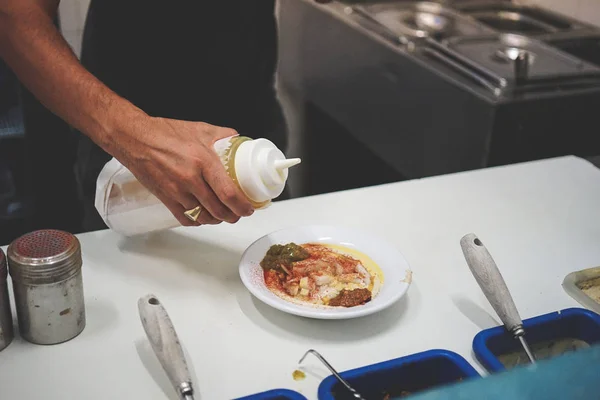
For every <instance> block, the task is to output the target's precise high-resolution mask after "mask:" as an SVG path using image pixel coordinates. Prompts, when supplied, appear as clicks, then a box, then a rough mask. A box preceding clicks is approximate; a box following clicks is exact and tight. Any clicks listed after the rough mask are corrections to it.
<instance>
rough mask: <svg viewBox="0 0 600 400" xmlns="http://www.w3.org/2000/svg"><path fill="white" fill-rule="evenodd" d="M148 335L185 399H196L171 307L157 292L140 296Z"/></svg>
mask: <svg viewBox="0 0 600 400" xmlns="http://www.w3.org/2000/svg"><path fill="white" fill-rule="evenodd" d="M138 310H139V313H140V318H141V320H142V325H143V326H144V330H145V331H146V336H148V340H149V341H150V344H151V345H152V349H153V350H154V353H155V354H156V357H158V360H159V361H160V363H161V365H162V367H163V369H164V370H165V372H166V373H167V375H168V376H169V380H170V381H171V384H172V385H173V387H174V388H175V390H176V391H177V394H178V395H179V397H180V399H181V400H194V389H193V388H192V378H191V376H190V372H189V370H188V366H187V362H186V360H185V356H184V354H183V350H182V349H181V345H180V343H179V338H178V337H177V333H176V332H175V328H174V327H173V323H172V322H171V319H170V318H169V315H168V314H167V310H165V308H164V307H163V306H162V304H161V303H160V301H158V299H157V298H156V296H154V295H147V296H144V297H142V298H141V299H139V300H138Z"/></svg>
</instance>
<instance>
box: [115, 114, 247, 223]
mask: <svg viewBox="0 0 600 400" xmlns="http://www.w3.org/2000/svg"><path fill="white" fill-rule="evenodd" d="M136 125H137V127H136V128H135V129H134V132H122V133H121V134H120V135H119V136H120V137H119V138H118V139H119V142H120V143H119V144H120V146H119V147H120V148H119V150H117V152H118V153H120V154H119V155H120V157H119V158H120V160H121V163H123V165H125V166H126V167H127V168H129V170H130V171H131V172H132V173H133V174H134V175H135V176H136V178H137V179H138V180H139V181H140V182H141V183H142V184H143V185H144V186H146V187H147V188H148V189H149V190H150V191H152V192H153V193H154V195H155V196H156V197H158V198H159V199H160V200H161V201H162V202H163V203H164V204H165V205H166V206H167V207H168V208H169V210H170V211H171V213H173V215H174V216H175V218H177V220H178V221H179V222H180V223H181V224H182V225H185V226H190V225H198V224H218V223H220V222H221V221H227V222H230V223H235V222H237V221H238V220H239V219H240V217H244V216H249V215H252V213H253V212H254V210H253V207H252V205H251V204H250V202H249V201H248V199H247V198H246V197H245V196H244V194H243V193H242V191H241V190H240V189H239V188H238V187H237V185H236V184H235V183H234V182H233V180H232V179H231V178H230V177H229V176H228V175H227V173H226V172H225V168H224V167H223V165H222V164H221V161H220V160H219V157H218V156H217V154H216V152H215V151H214V149H213V144H214V143H215V142H216V141H217V140H219V139H222V138H225V137H230V136H234V135H237V132H236V131H235V130H233V129H229V128H220V127H217V126H213V125H209V124H205V123H202V122H188V121H178V120H172V119H165V118H153V117H147V116H146V117H145V118H144V119H143V120H142V121H141V123H140V124H136ZM129 126H130V127H131V125H129ZM115 139H117V138H116V137H115ZM198 205H201V206H202V208H203V211H202V213H201V214H200V217H199V218H198V221H197V223H196V224H194V223H193V222H192V221H190V220H189V219H187V218H186V217H185V215H184V212H185V211H186V210H190V209H192V208H194V207H196V206H198Z"/></svg>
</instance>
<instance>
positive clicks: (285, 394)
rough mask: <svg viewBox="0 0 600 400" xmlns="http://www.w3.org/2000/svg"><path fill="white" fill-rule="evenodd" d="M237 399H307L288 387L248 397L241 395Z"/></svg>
mask: <svg viewBox="0 0 600 400" xmlns="http://www.w3.org/2000/svg"><path fill="white" fill-rule="evenodd" d="M237 400H307V399H306V397H304V396H302V395H301V394H300V393H298V392H294V391H293V390H288V389H274V390H269V391H268V392H262V393H257V394H253V395H250V396H246V397H241V398H239V399H237Z"/></svg>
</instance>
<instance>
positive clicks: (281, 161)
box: [95, 136, 300, 236]
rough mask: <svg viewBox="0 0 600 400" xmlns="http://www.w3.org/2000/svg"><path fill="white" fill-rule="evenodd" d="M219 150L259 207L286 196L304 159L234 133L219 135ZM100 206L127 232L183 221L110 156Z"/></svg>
mask: <svg viewBox="0 0 600 400" xmlns="http://www.w3.org/2000/svg"><path fill="white" fill-rule="evenodd" d="M214 149H215V151H216V153H217V154H218V155H219V158H220V159H221V163H222V164H223V166H224V167H225V170H226V171H227V174H228V175H229V177H230V178H231V179H232V180H233V181H234V182H235V183H236V185H238V187H239V188H240V189H241V190H242V192H243V193H244V194H245V195H246V197H247V198H248V200H249V201H250V203H252V205H253V206H254V208H255V209H264V208H266V207H268V206H269V204H270V203H271V200H272V199H274V198H276V197H278V196H279V195H281V193H282V192H283V189H284V188H285V183H286V181H287V177H288V168H290V167H292V166H294V165H296V164H299V163H300V159H299V158H292V159H286V158H285V155H284V154H283V153H282V152H281V150H279V149H278V148H277V146H275V144H273V142H271V141H269V140H267V139H256V140H253V139H250V138H248V137H245V136H233V137H229V138H225V139H221V140H218V141H217V142H215V144H214ZM95 205H96V209H97V210H98V212H99V213H100V216H101V217H102V219H103V220H104V223H105V224H106V225H107V226H108V227H109V228H110V229H112V230H113V231H115V232H119V233H121V234H123V235H125V236H133V235H139V234H143V233H149V232H154V231H160V230H164V229H170V228H175V227H177V226H181V225H180V223H179V221H177V219H176V218H175V217H174V216H173V214H171V212H170V211H169V209H168V208H167V207H166V206H165V205H164V204H163V203H162V202H161V201H160V200H159V199H158V198H157V197H156V196H154V195H153V194H152V193H150V191H149V190H148V189H146V188H145V187H144V186H143V185H142V184H141V183H140V182H139V181H138V180H137V179H136V178H135V176H134V175H133V174H132V173H131V172H130V171H129V170H128V169H127V168H125V167H124V166H123V165H122V164H121V163H120V162H119V161H118V160H116V159H114V158H113V159H112V160H110V161H109V162H108V163H107V164H106V165H105V166H104V168H103V169H102V171H101V172H100V175H99V176H98V181H97V184H96V201H95Z"/></svg>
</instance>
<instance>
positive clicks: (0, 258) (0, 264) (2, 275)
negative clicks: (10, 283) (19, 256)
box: [0, 249, 8, 284]
mask: <svg viewBox="0 0 600 400" xmlns="http://www.w3.org/2000/svg"><path fill="white" fill-rule="evenodd" d="M7 274H8V271H7V269H6V256H5V255H4V252H3V251H2V249H0V284H1V283H2V282H4V280H5V279H6V276H7Z"/></svg>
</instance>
